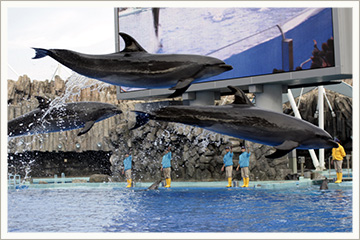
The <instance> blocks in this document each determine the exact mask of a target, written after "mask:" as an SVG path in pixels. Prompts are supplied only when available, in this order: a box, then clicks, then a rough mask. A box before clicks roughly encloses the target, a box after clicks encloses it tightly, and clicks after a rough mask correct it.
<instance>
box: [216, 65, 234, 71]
mask: <svg viewBox="0 0 360 240" xmlns="http://www.w3.org/2000/svg"><path fill="white" fill-rule="evenodd" d="M219 67H220V68H222V69H224V70H225V71H230V70H232V69H233V67H232V66H231V65H229V64H220V65H219Z"/></svg>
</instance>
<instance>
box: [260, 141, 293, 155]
mask: <svg viewBox="0 0 360 240" xmlns="http://www.w3.org/2000/svg"><path fill="white" fill-rule="evenodd" d="M298 146H300V144H299V143H298V142H294V141H290V140H286V141H285V142H283V143H282V144H280V145H279V146H276V147H275V149H276V151H275V152H274V153H272V154H270V155H267V156H265V157H266V158H271V159H274V158H280V157H283V156H285V155H286V154H288V153H289V152H291V151H292V150H293V149H295V148H297V147H298Z"/></svg>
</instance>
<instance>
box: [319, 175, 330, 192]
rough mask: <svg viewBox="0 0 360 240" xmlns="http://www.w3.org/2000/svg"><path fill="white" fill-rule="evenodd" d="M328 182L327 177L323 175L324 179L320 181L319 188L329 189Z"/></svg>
mask: <svg viewBox="0 0 360 240" xmlns="http://www.w3.org/2000/svg"><path fill="white" fill-rule="evenodd" d="M328 182H329V180H328V179H327V177H325V179H324V180H323V181H322V183H321V185H320V190H327V189H329V187H328Z"/></svg>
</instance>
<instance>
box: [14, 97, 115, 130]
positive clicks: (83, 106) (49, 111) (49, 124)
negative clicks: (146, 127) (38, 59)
mask: <svg viewBox="0 0 360 240" xmlns="http://www.w3.org/2000/svg"><path fill="white" fill-rule="evenodd" d="M36 98H37V100H38V101H39V106H38V107H37V108H36V109H35V110H33V111H31V112H28V113H26V114H24V115H22V116H19V117H17V118H14V119H12V120H10V121H9V122H8V136H9V137H18V136H24V135H34V134H41V133H49V132H60V131H68V130H72V129H78V128H83V129H82V130H81V131H80V132H79V133H78V136H80V135H83V134H85V133H87V132H88V131H89V130H90V129H91V128H92V126H93V125H94V124H95V122H99V121H102V120H104V119H106V118H109V117H112V116H114V115H117V114H121V113H122V111H121V110H119V109H118V108H117V106H115V105H112V104H108V103H100V102H77V103H65V104H64V105H62V106H60V107H53V108H50V106H49V105H50V101H49V100H47V99H45V98H43V97H39V96H36Z"/></svg>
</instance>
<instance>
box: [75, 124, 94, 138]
mask: <svg viewBox="0 0 360 240" xmlns="http://www.w3.org/2000/svg"><path fill="white" fill-rule="evenodd" d="M94 124H95V121H89V122H86V123H85V126H84V128H83V129H81V131H80V132H79V133H78V136H81V135H83V134H85V133H87V132H88V131H89V130H90V129H91V128H92V126H94Z"/></svg>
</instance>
